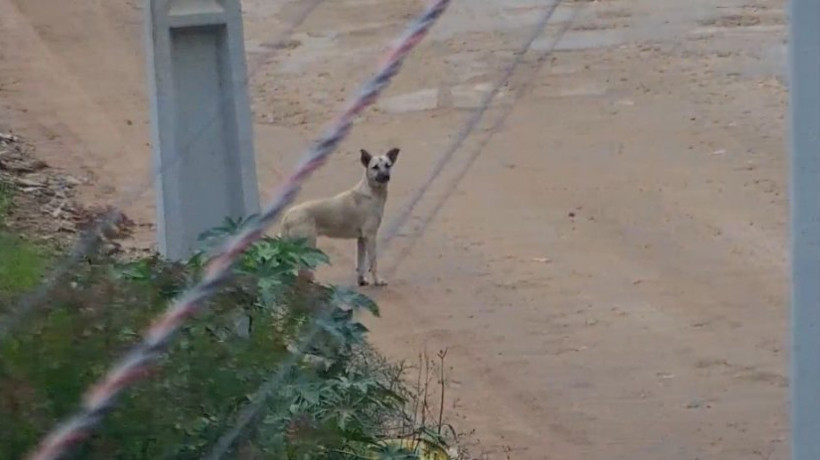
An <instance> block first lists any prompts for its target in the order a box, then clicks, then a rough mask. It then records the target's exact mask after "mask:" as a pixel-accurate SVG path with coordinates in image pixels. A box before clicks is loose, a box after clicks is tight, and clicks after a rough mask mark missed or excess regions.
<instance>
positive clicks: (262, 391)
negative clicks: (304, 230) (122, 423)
mask: <svg viewBox="0 0 820 460" xmlns="http://www.w3.org/2000/svg"><path fill="white" fill-rule="evenodd" d="M560 3H561V0H555V1H554V2H553V3H552V4H551V5H550V6H549V8H548V9H547V11H545V13H544V14H543V15H542V17H541V18H540V19H539V21H538V22H537V23H536V25H535V26H534V27H533V30H532V33H531V34H530V36H529V37H528V38H527V40H526V41H525V43H524V45H523V46H522V48H521V49H520V50H519V51H518V52H517V56H516V59H515V60H514V61H513V62H512V63H511V64H510V65H509V66H508V68H507V69H506V70H505V72H504V73H503V74H502V77H501V78H500V79H499V80H498V81H497V82H496V84H495V86H494V87H493V89H492V90H491V91H490V92H489V93H488V94H487V95H486V96H485V97H484V99H483V100H482V101H481V104H480V105H479V107H478V108H477V109H476V110H475V113H474V114H473V116H472V117H471V118H470V119H469V120H468V122H467V123H466V124H465V125H464V126H463V127H462V129H461V130H460V131H459V133H458V135H457V136H456V138H455V139H454V140H453V142H452V143H451V145H450V146H449V147H448V148H447V149H446V150H445V151H444V152H443V153H442V154H441V156H440V157H439V160H438V161H437V162H436V164H435V166H434V167H433V169H432V170H431V173H430V175H429V177H428V179H427V180H426V181H425V182H424V183H423V184H422V185H421V186H420V187H419V188H418V191H417V192H416V194H415V195H414V196H413V198H411V199H410V200H409V203H408V205H406V206H405V207H404V208H403V210H402V211H401V212H400V213H399V215H398V216H397V217H395V218H394V219H393V221H392V223H391V225H390V226H389V227H388V228H389V230H388V231H387V232H386V236H385V237H384V238H383V240H382V242H381V243H380V247H381V246H382V245H385V246H386V245H387V244H388V243H389V242H390V241H391V240H392V239H393V238H394V237H395V236H396V234H397V233H398V230H399V229H400V228H401V227H402V225H404V223H405V222H406V221H407V218H408V217H409V215H410V213H412V211H413V209H414V208H415V206H416V204H418V202H419V201H420V200H421V197H422V196H423V195H424V193H425V192H426V191H427V190H428V189H429V187H430V184H431V183H432V182H433V181H434V180H435V179H436V178H437V177H438V175H439V174H440V173H441V170H442V169H443V168H444V166H445V165H446V164H447V162H449V161H450V159H452V156H453V154H454V153H455V152H456V151H457V150H458V149H459V148H460V147H461V145H462V144H463V143H464V141H465V140H466V139H467V137H468V136H469V135H470V133H472V132H473V131H474V130H475V128H476V127H478V125H479V123H480V122H481V119H482V117H483V116H484V114H485V113H486V111H487V109H488V108H489V106H490V104H491V103H492V100H493V99H494V98H495V96H496V95H497V94H498V93H499V91H500V89H501V88H502V87H503V86H504V85H505V84H506V83H507V81H508V80H509V79H510V77H511V76H512V74H513V72H514V71H515V69H516V68H517V67H518V65H520V64H521V62H522V61H523V57H524V55H525V54H526V53H527V51H529V49H530V48H531V47H532V44H533V43H534V42H535V40H536V39H537V38H538V37H539V36H540V35H541V34H542V33H543V32H544V29H545V28H546V26H547V24H548V22H549V20H550V19H551V18H552V16H553V14H554V13H555V11H556V9H557V8H558V5H559V4H560ZM579 9H580V8H578V9H576V10H575V14H573V15H572V18H571V19H570V21H569V22H568V23H567V25H566V26H565V27H564V28H563V29H562V31H561V32H560V33H559V34H558V36H557V38H556V40H555V41H554V42H553V43H552V44H551V45H550V46H549V47H548V48H547V50H546V51H545V52H544V53H542V55H541V57H539V60H538V67H539V68H540V65H541V64H543V62H545V61H546V57H547V56H548V55H549V54H550V53H551V51H552V49H553V48H555V46H557V44H558V41H559V40H560V39H561V38H562V37H563V35H564V33H565V32H566V30H568V29H569V24H571V22H572V20H574V18H575V16H576V15H577V12H578V10H579ZM536 73H537V72H536ZM523 92H524V91H523V90H522V92H521V93H519V95H521V94H523ZM510 111H511V110H510ZM502 118H506V115H505V116H503V117H500V118H499V119H502ZM501 125H502V122H498V121H497V122H496V123H495V124H494V125H493V127H492V128H491V129H490V134H489V136H488V138H489V137H491V136H492V134H493V133H494V131H497V130H498V129H500V128H501ZM484 144H486V142H485V143H484ZM484 144H482V145H481V147H480V148H479V149H478V151H479V152H480V151H481V149H482V148H483V146H484ZM477 156H478V155H477V154H475V153H474V154H473V156H472V157H471V159H470V163H472V161H474V160H475V158H476V157H477ZM465 172H466V169H465V170H464V171H463V172H462V173H461V174H460V175H459V177H458V180H461V177H463V175H464V173H465ZM438 208H440V206H438V207H437V208H436V212H437V210H438ZM430 220H431V219H427V220H426V221H425V223H424V224H423V225H424V226H426V225H427V224H428V223H429V222H430ZM407 254H408V253H407V252H404V251H403V252H402V253H400V255H399V257H398V258H397V261H396V262H395V263H394V264H393V266H392V267H390V268H388V269H387V270H386V272H388V273H391V272H392V271H394V270H395V269H397V268H398V266H399V264H400V263H401V261H402V260H403V259H404V258H405V257H406V256H407ZM328 314H329V313H325V314H323V315H322V316H320V317H319V318H317V319H314V320H313V325H312V326H311V328H310V330H309V332H308V333H307V334H306V335H305V337H307V339H303V340H302V343H307V344H310V341H311V340H312V338H313V337H315V336H316V334H318V332H319V331H320V330H321V326H320V324H321V322H322V321H324V320H326V319H327V315H328ZM303 349H304V347H303V346H299V347H297V349H296V351H294V352H293V353H292V354H291V356H290V357H289V358H288V359H287V360H286V361H285V362H284V363H283V364H282V365H281V366H280V367H279V369H278V370H277V371H276V372H275V373H274V374H273V375H272V376H271V378H269V379H268V380H266V381H265V383H263V384H262V385H261V386H260V387H259V389H257V391H256V392H255V393H254V396H253V398H251V402H250V403H248V404H247V405H246V406H245V407H244V408H243V409H242V411H241V413H240V415H239V416H238V417H237V422H236V424H235V425H234V426H233V427H232V428H231V429H230V430H228V431H227V432H226V433H225V434H223V435H222V436H221V437H220V438H219V440H218V441H217V443H216V446H215V447H214V449H213V450H212V451H211V453H210V454H208V455H207V456H206V457H204V458H205V459H207V460H217V459H219V458H221V457H222V456H223V455H225V454H226V453H227V452H228V451H229V450H230V448H231V446H232V445H233V443H234V442H236V440H237V439H238V438H239V436H240V435H241V434H242V433H243V432H244V431H245V429H247V427H248V426H249V425H250V423H251V422H252V421H253V420H254V419H256V417H257V416H258V415H259V412H260V411H261V410H262V409H263V408H264V404H265V401H266V400H267V398H268V396H269V395H270V394H271V392H272V391H273V390H274V389H276V388H277V387H278V386H279V385H280V384H281V381H282V379H283V378H284V377H285V376H286V375H287V374H288V372H289V371H290V368H291V367H292V366H294V365H295V364H296V362H297V361H298V359H299V358H301V356H302V355H303V353H302V352H301V350H303Z"/></svg>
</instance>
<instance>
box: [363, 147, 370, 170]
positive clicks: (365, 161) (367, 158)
mask: <svg viewBox="0 0 820 460" xmlns="http://www.w3.org/2000/svg"><path fill="white" fill-rule="evenodd" d="M361 152H362V158H361V160H362V164H363V165H364V167H365V168H367V167H368V166H370V160H371V159H372V158H373V155H371V154H370V152H368V151H367V150H365V149H362V150H361Z"/></svg>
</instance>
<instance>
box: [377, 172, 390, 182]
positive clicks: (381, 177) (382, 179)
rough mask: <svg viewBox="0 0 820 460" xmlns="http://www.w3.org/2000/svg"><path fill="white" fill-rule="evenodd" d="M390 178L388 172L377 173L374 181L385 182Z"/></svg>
mask: <svg viewBox="0 0 820 460" xmlns="http://www.w3.org/2000/svg"><path fill="white" fill-rule="evenodd" d="M389 180H390V174H379V175H377V176H376V182H379V183H382V184H383V183H385V182H387V181H389Z"/></svg>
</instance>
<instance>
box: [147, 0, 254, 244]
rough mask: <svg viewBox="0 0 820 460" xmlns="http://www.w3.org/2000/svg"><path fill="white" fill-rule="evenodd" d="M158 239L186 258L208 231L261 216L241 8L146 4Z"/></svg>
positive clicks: (193, 1) (224, 3) (187, 0)
mask: <svg viewBox="0 0 820 460" xmlns="http://www.w3.org/2000/svg"><path fill="white" fill-rule="evenodd" d="M145 9H146V16H147V21H146V22H147V27H148V31H147V46H146V54H147V57H148V80H149V84H150V92H149V97H150V99H151V121H152V141H153V150H154V168H155V170H156V171H161V177H160V178H159V181H158V183H157V238H158V242H159V249H160V252H161V253H162V254H163V255H165V256H166V257H169V258H171V259H175V260H178V259H183V258H185V257H187V256H189V255H190V254H191V253H192V251H193V250H194V249H195V248H196V239H197V237H198V236H199V234H201V233H202V232H203V231H205V230H208V229H210V228H213V227H215V226H218V225H220V224H221V223H222V222H223V221H224V219H225V217H233V218H236V217H240V216H247V215H249V214H252V213H256V212H258V210H259V193H258V189H257V182H256V166H255V163H254V151H253V129H252V125H251V111H250V104H249V101H248V94H247V69H246V64H245V46H244V34H243V30H242V12H241V6H240V3H239V0H146V8H145Z"/></svg>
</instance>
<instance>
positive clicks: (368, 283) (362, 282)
mask: <svg viewBox="0 0 820 460" xmlns="http://www.w3.org/2000/svg"><path fill="white" fill-rule="evenodd" d="M369 285H370V282H369V281H367V280H366V279H364V277H363V276H360V277H359V286H369Z"/></svg>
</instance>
